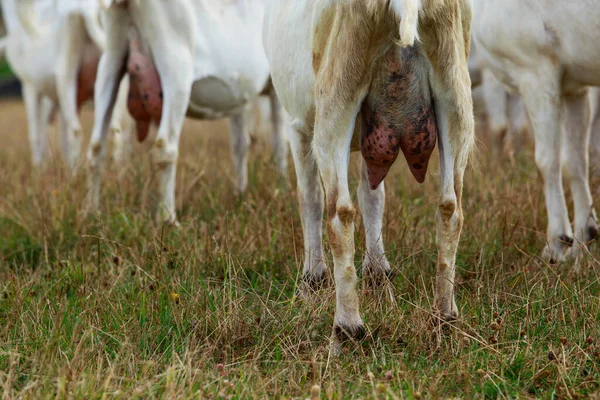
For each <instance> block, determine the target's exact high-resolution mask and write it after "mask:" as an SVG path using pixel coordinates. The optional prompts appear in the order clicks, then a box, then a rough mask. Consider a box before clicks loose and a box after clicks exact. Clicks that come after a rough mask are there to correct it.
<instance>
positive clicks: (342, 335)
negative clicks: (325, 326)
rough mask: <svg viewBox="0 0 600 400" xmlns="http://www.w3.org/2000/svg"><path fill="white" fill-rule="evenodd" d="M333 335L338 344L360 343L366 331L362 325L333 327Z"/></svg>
mask: <svg viewBox="0 0 600 400" xmlns="http://www.w3.org/2000/svg"><path fill="white" fill-rule="evenodd" d="M333 333H334V335H335V337H336V339H337V341H338V342H340V343H344V342H347V341H354V342H360V341H362V340H363V339H364V338H365V336H366V335H367V330H366V329H365V326H364V325H337V324H336V325H335V326H334V327H333Z"/></svg>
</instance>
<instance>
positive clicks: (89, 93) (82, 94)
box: [77, 47, 100, 111]
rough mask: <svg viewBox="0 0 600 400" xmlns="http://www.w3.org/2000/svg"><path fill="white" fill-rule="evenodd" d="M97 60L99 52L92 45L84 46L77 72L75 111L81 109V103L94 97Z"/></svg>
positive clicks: (98, 60)
mask: <svg viewBox="0 0 600 400" xmlns="http://www.w3.org/2000/svg"><path fill="white" fill-rule="evenodd" d="M99 62H100V52H99V51H98V50H97V49H95V48H92V47H88V48H86V49H85V51H84V53H83V57H82V59H81V64H80V66H79V72H78V74H77V111H79V110H81V106H82V105H83V103H85V102H86V101H88V100H90V99H92V98H93V97H94V84H95V83H96V74H97V73H98V63H99Z"/></svg>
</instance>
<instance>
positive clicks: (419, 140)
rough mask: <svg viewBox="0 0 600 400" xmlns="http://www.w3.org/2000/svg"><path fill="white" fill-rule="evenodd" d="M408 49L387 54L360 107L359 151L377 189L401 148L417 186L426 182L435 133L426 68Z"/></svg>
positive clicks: (373, 187) (370, 183)
mask: <svg viewBox="0 0 600 400" xmlns="http://www.w3.org/2000/svg"><path fill="white" fill-rule="evenodd" d="M419 57H420V56H419V55H418V53H416V52H415V51H414V50H412V49H402V50H397V49H394V50H393V51H390V53H388V55H387V56H386V58H384V61H383V62H382V63H381V67H380V68H379V71H377V72H376V74H375V77H374V80H373V82H372V84H371V89H370V91H369V94H368V96H367V98H366V99H365V101H364V102H363V104H362V108H361V112H362V121H363V129H362V136H361V152H362V155H363V157H364V159H365V162H366V165H367V171H368V177H369V185H370V187H371V188H372V189H376V188H377V187H378V186H379V185H380V184H381V182H382V181H383V179H384V178H385V177H386V175H387V174H388V172H389V169H390V167H391V166H392V164H393V163H394V161H396V158H397V157H398V154H399V153H400V150H402V153H403V154H404V157H405V158H406V161H407V163H408V167H409V169H410V171H411V172H412V174H413V176H414V177H415V179H416V180H417V182H419V183H422V182H423V181H424V180H425V175H426V173H427V167H428V165H429V158H430V157H431V154H432V152H433V150H434V149H435V143H436V139H437V129H436V122H435V111H434V108H433V104H432V101H431V96H430V94H429V84H428V80H427V73H426V69H423V68H422V64H421V60H420V59H419Z"/></svg>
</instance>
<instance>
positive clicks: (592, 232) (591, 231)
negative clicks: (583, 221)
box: [585, 222, 598, 242]
mask: <svg viewBox="0 0 600 400" xmlns="http://www.w3.org/2000/svg"><path fill="white" fill-rule="evenodd" d="M597 238H598V227H597V226H596V223H595V222H593V223H592V225H590V226H588V228H587V232H586V236H585V241H586V242H591V241H592V240H596V239H597Z"/></svg>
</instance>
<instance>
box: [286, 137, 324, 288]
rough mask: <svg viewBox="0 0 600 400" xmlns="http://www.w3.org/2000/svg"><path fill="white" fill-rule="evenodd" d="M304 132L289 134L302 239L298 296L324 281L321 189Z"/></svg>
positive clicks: (314, 162) (308, 142)
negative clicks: (302, 259) (301, 265)
mask: <svg viewBox="0 0 600 400" xmlns="http://www.w3.org/2000/svg"><path fill="white" fill-rule="evenodd" d="M310 143H311V140H310V137H309V135H308V132H301V131H300V130H299V129H298V127H296V126H294V127H293V128H292V130H291V131H290V147H291V148H292V156H293V158H294V166H295V169H296V178H297V184H298V187H297V189H296V191H297V193H298V205H299V208H300V217H301V221H302V233H303V236H304V268H303V270H302V281H303V283H302V285H301V293H302V294H304V295H308V294H310V292H311V291H315V290H316V289H318V288H319V287H320V286H321V285H322V283H323V281H324V280H325V279H326V277H327V267H326V265H325V260H324V259H323V210H324V202H323V186H322V184H321V179H320V178H319V170H318V169H317V162H316V160H315V159H314V157H313V156H312V154H311V151H310Z"/></svg>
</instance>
